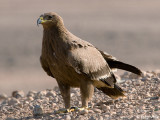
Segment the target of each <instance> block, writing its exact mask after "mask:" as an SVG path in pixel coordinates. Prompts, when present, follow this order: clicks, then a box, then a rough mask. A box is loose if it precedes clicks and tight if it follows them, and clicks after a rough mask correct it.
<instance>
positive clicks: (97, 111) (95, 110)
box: [93, 108, 101, 113]
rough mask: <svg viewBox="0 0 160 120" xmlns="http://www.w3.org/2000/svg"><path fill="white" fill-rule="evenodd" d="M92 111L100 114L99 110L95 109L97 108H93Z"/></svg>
mask: <svg viewBox="0 0 160 120" xmlns="http://www.w3.org/2000/svg"><path fill="white" fill-rule="evenodd" d="M93 111H94V112H96V113H101V110H100V109H97V108H93Z"/></svg>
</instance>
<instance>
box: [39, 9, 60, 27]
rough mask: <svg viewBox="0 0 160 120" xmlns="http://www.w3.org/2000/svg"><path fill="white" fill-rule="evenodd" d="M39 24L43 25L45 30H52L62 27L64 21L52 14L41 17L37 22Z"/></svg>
mask: <svg viewBox="0 0 160 120" xmlns="http://www.w3.org/2000/svg"><path fill="white" fill-rule="evenodd" d="M39 24H42V25H43V27H44V28H50V27H54V26H58V25H62V24H63V20H62V18H61V17H60V16H59V15H58V14H56V13H53V12H50V13H44V14H42V15H40V17H39V18H38V20H37V25H39Z"/></svg>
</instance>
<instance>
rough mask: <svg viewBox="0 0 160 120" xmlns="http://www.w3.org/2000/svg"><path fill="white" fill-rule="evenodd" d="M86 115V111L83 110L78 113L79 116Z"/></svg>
mask: <svg viewBox="0 0 160 120" xmlns="http://www.w3.org/2000/svg"><path fill="white" fill-rule="evenodd" d="M87 113H88V110H86V109H84V110H81V111H79V113H78V114H79V115H84V114H87Z"/></svg>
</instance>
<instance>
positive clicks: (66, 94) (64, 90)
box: [57, 80, 70, 109]
mask: <svg viewBox="0 0 160 120" xmlns="http://www.w3.org/2000/svg"><path fill="white" fill-rule="evenodd" d="M57 83H58V86H59V89H60V91H61V95H62V97H63V100H64V105H65V108H66V109H68V108H70V86H69V85H67V84H63V83H61V82H60V81H58V80H57Z"/></svg>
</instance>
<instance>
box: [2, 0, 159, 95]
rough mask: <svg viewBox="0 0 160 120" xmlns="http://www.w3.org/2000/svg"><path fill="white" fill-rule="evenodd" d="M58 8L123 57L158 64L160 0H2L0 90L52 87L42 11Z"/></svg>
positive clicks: (146, 65) (71, 23) (86, 35)
mask: <svg viewBox="0 0 160 120" xmlns="http://www.w3.org/2000/svg"><path fill="white" fill-rule="evenodd" d="M51 11H54V12H57V13H58V14H59V15H60V16H62V18H63V19H64V23H65V26H66V27H67V28H68V29H69V30H70V31H71V32H72V33H74V34H75V35H77V36H78V37H80V38H82V39H84V40H87V41H89V42H91V43H92V44H93V45H95V46H96V47H98V48H99V49H101V50H104V51H106V52H108V53H110V54H112V55H113V56H115V57H116V58H118V59H119V60H121V61H124V62H127V63H129V64H132V65H135V66H137V67H139V68H141V69H142V70H150V71H152V70H157V69H159V68H160V53H159V52H160V1H159V0H132V1H131V0H119V1H118V0H117V1H116V0H63V1H62V0H45V1H44V0H32V1H28V0H0V93H6V94H8V95H10V94H11V92H12V91H13V90H24V91H25V92H27V91H29V90H43V89H47V88H48V89H52V88H53V87H54V86H55V85H56V82H55V80H53V79H52V78H50V77H48V76H47V74H46V73H45V72H44V71H43V70H42V68H41V65H40V62H39V56H40V54H41V42H42V32H43V29H42V26H39V27H37V25H36V21H37V19H38V17H39V16H40V15H41V14H42V13H45V12H51Z"/></svg>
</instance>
